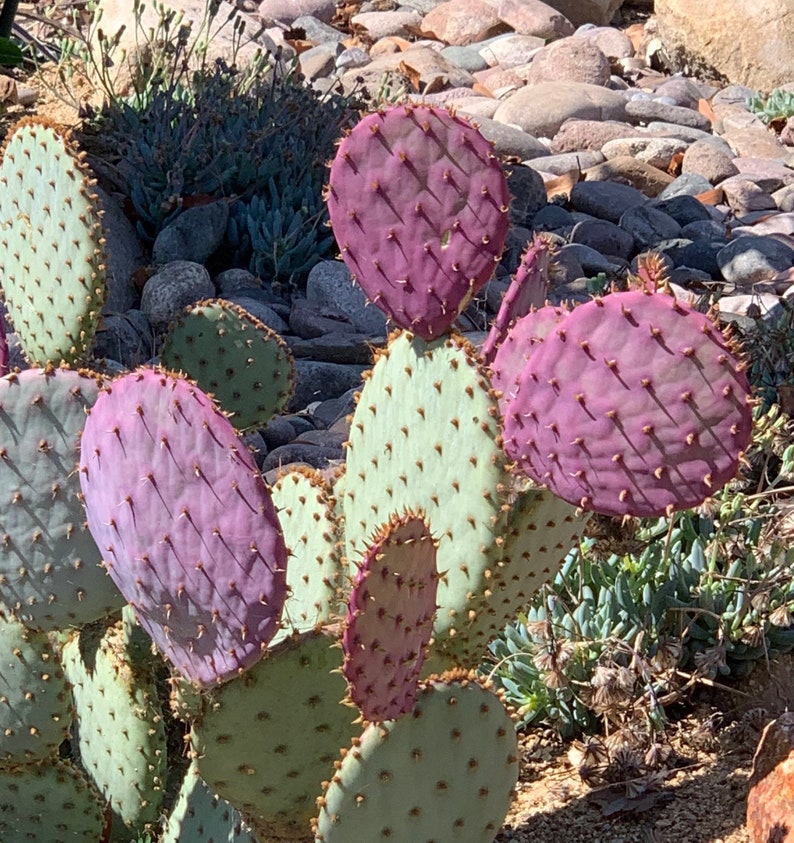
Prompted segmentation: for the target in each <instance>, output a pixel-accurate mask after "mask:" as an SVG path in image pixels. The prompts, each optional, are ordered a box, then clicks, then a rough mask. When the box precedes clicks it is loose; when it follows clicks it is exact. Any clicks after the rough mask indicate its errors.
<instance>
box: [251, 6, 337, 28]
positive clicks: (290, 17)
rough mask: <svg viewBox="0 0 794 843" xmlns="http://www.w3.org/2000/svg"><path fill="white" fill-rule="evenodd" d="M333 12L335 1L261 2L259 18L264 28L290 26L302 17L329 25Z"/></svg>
mask: <svg viewBox="0 0 794 843" xmlns="http://www.w3.org/2000/svg"><path fill="white" fill-rule="evenodd" d="M335 10H336V2H335V0H262V2H261V3H260V4H259V17H260V18H261V19H262V21H263V23H264V24H265V26H273V25H274V24H280V23H281V24H284V23H286V24H292V23H294V22H295V21H296V20H297V19H298V18H300V17H303V16H304V15H311V16H312V17H314V18H317V19H318V20H321V21H323V22H324V23H330V22H331V18H333V16H334V12H335Z"/></svg>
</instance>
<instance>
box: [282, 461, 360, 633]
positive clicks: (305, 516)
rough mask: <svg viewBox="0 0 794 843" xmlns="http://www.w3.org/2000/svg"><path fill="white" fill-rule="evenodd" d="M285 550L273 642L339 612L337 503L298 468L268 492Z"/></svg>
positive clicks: (311, 473)
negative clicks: (282, 596) (284, 590)
mask: <svg viewBox="0 0 794 843" xmlns="http://www.w3.org/2000/svg"><path fill="white" fill-rule="evenodd" d="M271 494H272V496H273V503H274V505H275V507H276V509H277V510H278V520H279V523H280V524H281V528H282V531H283V533H284V542H285V544H286V545H287V550H288V551H289V562H288V563H287V585H288V586H289V589H290V595H289V597H288V598H287V600H286V601H285V603H284V611H283V613H282V616H281V624H282V629H281V631H280V632H279V634H278V636H277V637H276V638H275V639H274V640H273V642H272V643H275V641H276V640H278V639H280V638H281V637H283V636H286V635H290V634H291V633H292V632H308V631H309V630H311V629H314V628H315V627H316V626H318V625H325V624H327V623H330V622H331V620H332V619H334V618H338V617H339V616H340V614H341V613H342V612H343V611H344V597H343V596H342V585H343V583H342V571H343V564H342V544H343V541H344V533H343V528H342V523H341V519H340V517H339V515H338V513H337V512H336V511H335V506H336V500H335V499H334V496H333V494H332V492H331V488H330V486H329V485H328V483H327V482H326V481H325V480H324V479H323V477H322V475H321V474H320V472H319V471H316V470H314V469H306V468H298V469H295V470H293V471H290V472H289V473H287V474H285V475H283V476H282V477H280V478H279V480H278V481H277V482H276V484H275V486H273V488H272V489H271Z"/></svg>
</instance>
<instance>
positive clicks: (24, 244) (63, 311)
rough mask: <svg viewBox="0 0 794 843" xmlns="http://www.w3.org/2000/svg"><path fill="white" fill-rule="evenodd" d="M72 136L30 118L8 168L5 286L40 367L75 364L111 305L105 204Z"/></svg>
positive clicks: (2, 172) (0, 175)
mask: <svg viewBox="0 0 794 843" xmlns="http://www.w3.org/2000/svg"><path fill="white" fill-rule="evenodd" d="M92 187H93V182H92V181H91V179H90V178H89V176H88V174H87V172H86V167H85V165H84V164H83V160H82V157H81V156H80V155H79V154H78V153H77V151H76V150H75V148H74V146H73V145H72V143H71V141H70V138H69V136H68V135H66V134H64V133H62V132H61V131H60V130H58V129H56V128H54V126H52V125H50V124H48V123H46V122H42V121H41V120H38V119H36V118H24V119H23V120H21V121H20V122H19V123H17V124H16V125H15V126H13V127H12V128H11V129H10V130H9V132H8V135H7V136H6V140H5V144H4V147H3V156H2V160H0V278H2V282H3V293H4V296H5V300H6V304H7V306H8V315H9V318H10V319H11V321H12V322H13V325H14V329H15V331H16V333H17V335H18V336H19V340H20V343H21V345H22V350H23V352H24V354H25V356H26V357H27V359H28V360H29V361H30V362H31V363H33V364H34V365H40V366H43V365H45V364H46V363H55V364H57V363H59V362H60V361H64V362H67V363H75V362H77V361H79V360H81V359H83V358H84V357H85V355H86V353H87V352H88V350H89V348H90V347H91V343H92V341H93V337H94V333H95V331H96V326H97V323H98V321H99V316H100V313H101V310H102V305H103V304H104V302H105V295H106V287H105V267H104V261H105V247H104V244H105V241H104V237H103V236H102V225H101V223H100V218H99V211H98V206H97V198H96V196H95V194H94V193H93V192H92Z"/></svg>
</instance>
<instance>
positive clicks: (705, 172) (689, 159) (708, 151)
mask: <svg viewBox="0 0 794 843" xmlns="http://www.w3.org/2000/svg"><path fill="white" fill-rule="evenodd" d="M733 158H734V156H733V153H732V152H731V151H730V150H728V151H726V150H725V149H720V148H719V147H717V146H716V145H715V144H713V143H712V142H711V141H708V140H699V141H695V142H694V143H693V144H691V145H690V146H689V148H688V149H687V151H686V152H685V153H684V158H683V160H682V162H681V172H682V173H700V175H702V176H704V177H705V178H707V179H708V180H709V181H710V182H711V183H712V184H717V183H718V182H721V181H722V180H723V179H727V178H730V176H735V175H736V174H737V173H738V172H739V169H738V167H737V166H736V164H734V162H733Z"/></svg>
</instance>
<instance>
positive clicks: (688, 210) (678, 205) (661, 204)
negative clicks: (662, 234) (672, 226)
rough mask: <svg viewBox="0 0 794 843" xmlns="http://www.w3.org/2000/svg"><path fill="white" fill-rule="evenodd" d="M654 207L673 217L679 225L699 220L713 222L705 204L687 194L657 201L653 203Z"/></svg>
mask: <svg viewBox="0 0 794 843" xmlns="http://www.w3.org/2000/svg"><path fill="white" fill-rule="evenodd" d="M652 206H653V207H654V208H658V209H659V210H660V211H663V212H664V213H665V214H667V215H668V216H671V217H672V218H673V219H674V220H675V221H676V222H677V223H678V224H679V225H688V224H689V223H691V222H698V221H699V220H709V221H710V220H711V214H709V212H708V211H707V210H706V208H705V207H704V205H703V203H702V202H700V201H698V200H697V199H695V197H694V196H689V195H687V194H682V195H680V196H671V197H669V198H667V199H661V200H660V199H657V200H655V201H654V202H653V203H652Z"/></svg>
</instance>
